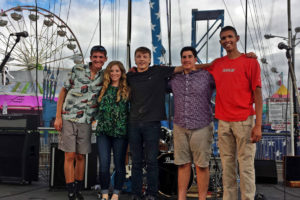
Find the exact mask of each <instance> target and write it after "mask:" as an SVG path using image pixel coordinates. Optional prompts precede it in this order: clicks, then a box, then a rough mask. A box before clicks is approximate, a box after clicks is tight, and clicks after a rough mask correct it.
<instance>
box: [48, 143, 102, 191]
mask: <svg viewBox="0 0 300 200" xmlns="http://www.w3.org/2000/svg"><path fill="white" fill-rule="evenodd" d="M50 159H51V160H50V178H49V186H50V188H52V189H54V188H65V187H66V182H65V173H64V159H65V153H64V152H63V151H62V150H60V149H58V144H57V143H52V144H51V151H50ZM84 174H85V175H84V189H90V188H91V187H92V186H94V185H96V184H97V144H92V152H91V153H89V154H86V162H85V173H84Z"/></svg>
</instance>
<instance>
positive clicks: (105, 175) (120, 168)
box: [97, 134, 128, 193]
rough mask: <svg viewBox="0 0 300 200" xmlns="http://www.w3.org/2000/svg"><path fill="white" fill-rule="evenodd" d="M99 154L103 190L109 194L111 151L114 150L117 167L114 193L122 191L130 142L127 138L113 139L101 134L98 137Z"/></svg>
mask: <svg viewBox="0 0 300 200" xmlns="http://www.w3.org/2000/svg"><path fill="white" fill-rule="evenodd" d="M97 144H98V153H99V161H100V167H99V175H100V184H101V190H102V192H103V193H108V188H109V183H110V171H109V170H110V160H111V149H112V150H113V159H114V166H115V179H114V193H115V192H116V191H121V190H122V187H123V184H124V180H125V173H126V171H125V156H126V151H127V145H128V141H127V139H125V138H117V137H111V136H107V135H103V134H100V135H99V136H97Z"/></svg>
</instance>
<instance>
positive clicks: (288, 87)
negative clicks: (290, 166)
mask: <svg viewBox="0 0 300 200" xmlns="http://www.w3.org/2000/svg"><path fill="white" fill-rule="evenodd" d="M288 74H290V70H289V73H288ZM289 90H290V76H289V75H288V80H287V91H289ZM290 95H291V94H290ZM288 100H289V93H288V92H287V95H286V105H285V121H284V123H285V153H286V156H287V154H288V148H287V146H288V145H287V144H288V131H287V115H288V103H289V102H288ZM290 104H291V103H290ZM290 106H291V105H290ZM286 160H287V159H286V158H284V163H283V165H284V166H285V169H284V172H283V173H284V179H283V199H284V200H285V199H286V163H287V162H286Z"/></svg>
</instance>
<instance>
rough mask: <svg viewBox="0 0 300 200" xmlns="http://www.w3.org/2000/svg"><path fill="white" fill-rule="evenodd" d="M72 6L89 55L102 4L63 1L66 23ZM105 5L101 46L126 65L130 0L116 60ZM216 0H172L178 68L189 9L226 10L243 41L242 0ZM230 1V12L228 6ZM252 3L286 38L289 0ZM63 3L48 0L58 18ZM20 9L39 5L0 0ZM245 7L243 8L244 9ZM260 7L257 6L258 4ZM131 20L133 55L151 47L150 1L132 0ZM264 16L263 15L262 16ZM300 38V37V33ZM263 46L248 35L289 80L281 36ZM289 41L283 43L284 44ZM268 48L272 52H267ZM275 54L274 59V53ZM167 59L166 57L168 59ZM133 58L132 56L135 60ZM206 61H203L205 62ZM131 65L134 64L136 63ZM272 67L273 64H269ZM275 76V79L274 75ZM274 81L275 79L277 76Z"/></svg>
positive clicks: (122, 10)
mask: <svg viewBox="0 0 300 200" xmlns="http://www.w3.org/2000/svg"><path fill="white" fill-rule="evenodd" d="M69 2H71V8H70V10H69V15H70V17H69V20H68V26H69V27H70V28H71V29H72V31H73V32H74V34H75V35H76V37H77V39H78V41H79V42H80V46H81V47H82V50H83V52H88V51H89V48H90V47H91V46H92V45H94V44H98V43H99V31H98V29H99V28H98V26H97V25H98V19H99V17H98V14H99V11H98V8H99V5H98V2H99V1H97V0H72V1H70V0H63V1H62V12H61V18H62V19H63V20H65V21H66V15H67V11H68V6H69ZM101 2H102V5H103V13H102V42H103V45H105V47H106V48H107V49H108V55H109V60H112V59H119V60H121V61H122V62H125V61H126V58H125V56H126V36H127V21H126V20H127V1H126V0H120V2H121V4H120V5H119V8H118V15H116V14H115V17H118V16H119V17H120V21H119V22H117V24H115V26H118V27H117V30H119V35H118V39H117V40H118V42H117V43H118V44H117V45H116V46H117V48H118V50H117V51H118V52H119V53H118V56H117V57H113V56H112V55H113V53H112V52H113V48H114V47H113V42H114V39H116V37H115V38H113V32H112V30H113V28H112V21H113V19H112V17H113V13H112V9H111V3H114V2H119V1H116V0H101ZM178 2H181V7H180V8H179V6H178ZM211 2H212V0H177V1H172V49H171V52H172V63H173V64H174V65H179V64H180V59H179V51H180V49H181V47H182V46H186V45H190V44H191V10H192V9H194V8H197V9H198V10H213V9H224V10H225V25H234V26H235V27H236V28H237V30H238V32H239V34H240V35H241V40H242V41H244V38H245V37H244V35H245V34H244V29H245V27H244V24H245V20H244V16H243V15H244V13H243V9H242V6H241V2H242V3H244V2H245V1H238V0H225V1H223V0H214V3H213V4H212V3H211ZM224 2H226V6H227V9H228V10H227V9H226V7H225V5H224ZM248 2H249V4H251V3H252V2H261V3H262V9H263V13H264V19H262V17H259V19H260V21H259V23H260V25H262V24H263V23H264V24H265V25H266V27H264V28H262V29H261V31H262V34H267V33H272V34H273V35H280V36H287V14H286V13H287V8H286V7H287V5H286V1H283V0H264V1H261V0H255V1H248ZM54 3H56V10H55V11H53V9H54ZM60 3H61V1H60V0H52V1H50V11H51V12H55V14H57V15H58V8H59V5H60ZM160 3H161V26H162V28H161V29H162V41H163V45H164V46H165V48H166V49H167V47H168V43H167V41H168V38H167V26H166V8H165V4H166V2H165V0H160ZM291 3H292V25H293V30H294V27H297V26H300V20H299V19H300V12H298V8H300V1H299V0H291ZM18 5H32V6H34V5H35V1H34V0H22V1H21V0H19V1H17V0H0V8H1V9H3V10H7V9H9V8H11V7H15V6H18ZM38 6H39V7H43V8H46V9H48V8H49V1H48V0H38ZM243 6H244V5H243ZM258 7H259V6H258ZM179 10H180V11H181V22H180V21H179V16H180V13H179ZM132 12H133V16H132V24H133V27H132V43H131V45H132V49H131V51H132V52H134V50H135V48H137V47H138V46H147V47H149V48H150V49H151V28H150V27H151V26H150V8H149V0H134V1H133V8H132ZM251 13H252V14H254V13H253V10H252V11H250V10H249V12H248V15H249V22H248V24H249V26H250V29H249V30H251V31H252V37H253V39H254V43H255V44H256V43H257V42H256V41H255V39H256V36H255V34H254V29H253V24H258V22H257V21H255V20H254V22H252V20H251ZM258 14H260V13H258ZM198 29H199V32H201V31H202V30H205V29H206V24H204V25H203V24H200V25H199V27H198ZM298 37H300V34H299V35H298ZM262 40H263V42H264V46H262V47H261V48H262V49H267V48H268V50H267V51H266V54H267V55H262V54H261V53H260V52H259V51H258V49H257V48H256V49H254V48H253V45H252V44H251V40H250V36H249V35H248V47H247V49H248V50H249V51H255V52H256V53H257V54H258V56H259V58H261V57H262V56H266V57H267V60H268V63H269V64H268V66H266V67H267V68H268V69H270V68H271V67H272V66H276V67H277V68H278V71H279V72H283V74H284V77H285V81H286V77H287V61H286V58H285V53H284V51H280V50H278V48H277V44H278V43H279V42H281V41H282V40H281V39H280V38H274V39H272V40H268V41H267V40H265V39H264V38H262ZM283 42H285V41H283ZM241 47H242V44H239V48H240V50H241V51H243V50H242V48H241ZM217 49H219V44H218V38H216V39H215V43H213V44H211V46H210V47H209V59H210V60H212V59H214V58H215V57H217V56H218V55H219V54H218V53H217V52H218V51H219V50H217ZM295 49H296V69H297V70H298V71H297V72H296V74H300V67H297V66H300V45H298V46H297V47H296V48H295ZM269 50H270V51H269ZM271 54H272V55H273V56H272V57H270V55H271ZM167 57H168V55H167ZM131 58H133V56H131ZM88 60H89V57H88V56H86V61H88ZM202 60H203V59H202ZM132 63H133V64H134V61H133V59H132ZM271 64H272V65H271ZM272 76H273V75H272ZM274 78H276V77H274ZM298 83H299V81H298Z"/></svg>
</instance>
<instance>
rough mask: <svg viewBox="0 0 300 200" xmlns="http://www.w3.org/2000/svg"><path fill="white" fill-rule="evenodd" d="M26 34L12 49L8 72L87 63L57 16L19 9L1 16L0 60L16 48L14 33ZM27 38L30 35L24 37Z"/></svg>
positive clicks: (71, 33) (11, 10)
mask: <svg viewBox="0 0 300 200" xmlns="http://www.w3.org/2000/svg"><path fill="white" fill-rule="evenodd" d="M18 32H27V33H28V37H22V38H21V40H20V42H19V43H18V44H17V45H16V46H15V48H14V49H13V51H12V53H11V56H10V58H9V60H8V62H7V64H6V66H7V67H8V68H9V70H30V69H35V67H36V63H38V68H39V69H41V68H44V67H46V68H58V69H59V68H71V67H73V66H74V63H75V64H80V63H84V59H83V56H82V55H83V54H82V50H81V47H80V45H79V42H78V40H77V39H76V36H75V35H74V33H73V32H72V30H71V29H70V28H69V27H68V25H67V24H66V23H65V22H64V21H63V20H62V19H61V18H60V17H59V16H57V15H55V14H54V13H52V12H50V11H48V10H46V9H44V8H40V7H35V6H17V7H13V8H10V9H8V10H6V11H2V12H1V13H0V60H2V59H3V58H4V56H5V55H6V53H7V51H9V49H11V48H12V47H13V45H14V44H15V40H16V38H15V37H14V36H12V35H13V34H14V33H18ZM25 35H27V34H25Z"/></svg>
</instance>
